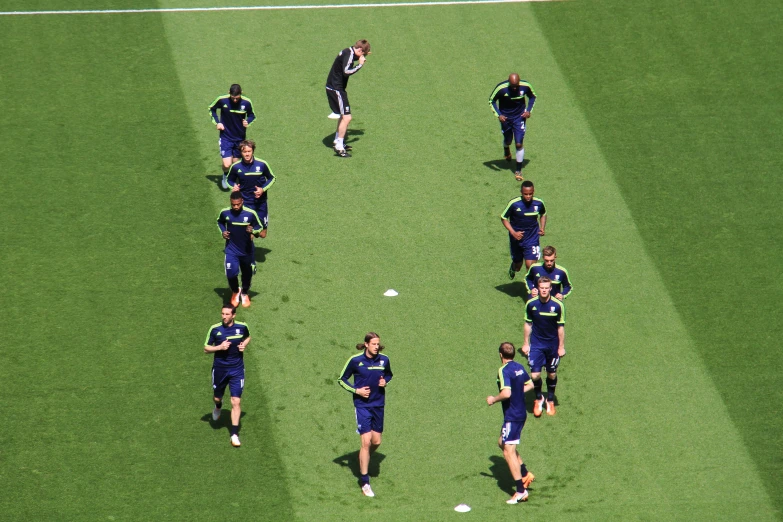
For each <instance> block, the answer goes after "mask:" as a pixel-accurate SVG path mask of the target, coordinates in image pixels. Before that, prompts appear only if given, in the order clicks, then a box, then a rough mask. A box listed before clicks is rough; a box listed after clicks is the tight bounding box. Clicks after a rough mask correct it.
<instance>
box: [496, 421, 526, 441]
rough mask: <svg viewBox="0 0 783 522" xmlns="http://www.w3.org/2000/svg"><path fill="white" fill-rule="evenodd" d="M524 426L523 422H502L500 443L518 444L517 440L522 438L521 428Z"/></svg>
mask: <svg viewBox="0 0 783 522" xmlns="http://www.w3.org/2000/svg"><path fill="white" fill-rule="evenodd" d="M524 426H525V421H521V422H513V421H508V422H504V423H503V427H502V428H500V441H501V442H502V443H503V444H519V438H520V437H521V436H522V428H523V427H524Z"/></svg>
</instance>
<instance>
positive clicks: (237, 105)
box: [204, 40, 572, 504]
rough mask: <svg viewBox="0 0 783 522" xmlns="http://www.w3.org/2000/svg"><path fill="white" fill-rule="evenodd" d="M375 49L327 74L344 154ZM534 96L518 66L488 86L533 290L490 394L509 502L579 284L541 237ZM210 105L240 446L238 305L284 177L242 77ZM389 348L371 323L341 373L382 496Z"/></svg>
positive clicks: (225, 383)
mask: <svg viewBox="0 0 783 522" xmlns="http://www.w3.org/2000/svg"><path fill="white" fill-rule="evenodd" d="M370 54H371V47H370V43H369V42H368V41H367V40H359V41H357V42H356V43H355V44H354V45H352V46H350V47H347V48H345V49H342V50H341V51H340V52H339V53H338V55H337V57H336V58H335V60H334V62H333V64H332V67H331V68H330V70H329V74H328V76H327V80H326V97H327V101H328V103H329V108H330V109H331V113H330V114H329V116H328V117H329V118H331V119H334V120H337V130H336V132H335V136H334V141H333V150H334V155H335V157H337V158H350V157H351V151H352V146H351V145H349V144H347V143H346V142H345V136H346V132H347V129H348V125H349V124H350V121H351V106H350V102H349V101H348V93H347V92H346V89H347V86H348V80H349V79H350V77H351V76H352V75H354V74H356V73H358V72H359V71H360V70H361V69H362V68H363V67H364V66H365V64H366V61H367V57H368V56H369V55H370ZM535 102H536V95H535V91H534V90H533V87H532V86H531V85H530V83H528V82H526V81H524V80H521V79H520V77H519V75H518V74H516V73H513V74H511V75H509V77H508V79H507V80H504V81H502V82H500V83H498V84H497V85H496V86H495V88H494V89H493V91H492V93H491V94H490V96H489V105H490V108H491V110H492V112H493V114H494V116H495V117H496V118H497V119H498V122H499V124H500V131H501V134H502V136H503V144H502V145H503V157H504V159H505V160H506V161H507V162H508V163H509V166H511V165H512V163H513V165H514V178H515V179H516V180H517V181H521V182H522V183H521V186H520V195H519V196H517V197H515V198H513V199H512V200H511V201H509V202H508V204H507V205H506V207H505V209H504V210H503V212H502V213H501V214H500V220H501V224H502V225H503V227H504V228H505V229H506V231H507V233H508V238H509V253H510V257H511V264H510V266H509V268H508V277H509V278H510V279H512V280H513V279H515V278H517V276H518V275H519V274H520V272H521V271H522V267H523V266H524V268H525V271H524V272H522V273H524V284H525V286H526V288H527V293H528V296H529V299H528V300H527V302H526V303H525V311H524V339H523V341H522V346H521V347H519V348H517V347H515V346H514V345H513V344H512V343H509V342H502V343H501V344H500V346H499V348H498V356H499V358H500V363H501V366H500V368H499V370H498V374H497V388H498V393H497V395H490V396H488V397H487V398H486V403H487V405H488V406H492V405H493V404H496V403H498V402H499V403H500V404H501V406H502V412H503V422H502V424H501V429H500V435H499V438H498V446H499V447H500V449H501V451H502V452H503V456H504V458H505V460H506V463H507V465H508V468H509V471H510V472H511V476H512V477H513V479H514V482H515V484H516V491H515V492H514V494H513V495H512V496H511V498H510V499H508V500H507V501H506V503H508V504H518V503H521V502H525V501H527V499H528V496H529V492H528V488H529V486H530V484H531V483H532V482H533V480H534V479H535V475H534V474H533V473H532V472H531V471H529V470H528V469H527V467H526V465H525V463H524V461H523V459H522V457H521V456H520V454H519V452H518V447H519V444H520V439H521V435H522V431H523V428H524V426H525V423H526V421H527V416H528V412H527V403H526V401H525V393H527V392H530V391H532V392H534V395H535V399H534V402H533V408H532V411H533V416H534V417H537V418H538V417H542V416H543V415H544V414H546V415H547V416H554V415H555V414H556V397H555V389H556V387H557V382H558V377H557V369H558V366H559V365H560V362H561V360H562V358H563V357H564V356H565V354H566V351H565V315H566V314H565V305H564V301H565V299H566V298H567V297H568V296H569V295H571V290H572V285H571V280H570V278H569V275H568V271H567V270H566V269H565V268H564V267H563V266H561V265H559V264H557V262H556V259H557V250H556V249H555V248H554V247H553V246H545V247H544V248H543V249H542V248H541V237H543V236H545V234H546V223H547V209H546V205H545V204H544V201H543V200H542V199H540V198H538V197H536V196H535V186H534V184H533V182H532V181H530V180H527V179H525V178H524V176H523V172H524V166H525V162H524V155H525V149H524V138H525V132H526V130H527V121H528V119H529V118H530V117H531V113H532V111H533V107H534V105H535ZM209 112H210V114H211V117H212V123H213V124H214V125H215V127H216V129H217V130H218V132H219V140H218V146H219V150H220V157H221V163H222V169H223V172H222V178H220V185H221V187H222V189H223V190H225V191H228V192H229V194H230V195H229V203H230V205H229V207H227V208H225V209H223V210H221V211H220V213H219V215H218V218H217V225H218V228H219V231H220V234H221V236H222V238H223V239H224V241H225V246H224V250H223V252H224V256H225V257H224V267H225V273H226V279H227V282H228V286H229V289H230V291H231V297H230V299H229V300H228V302H226V303H225V304H224V305H223V307H222V308H221V321H220V322H219V323H216V324H214V325H212V326H210V328H209V331H208V333H207V337H206V340H205V342H204V352H205V353H210V354H213V357H214V361H213V365H212V390H213V402H214V407H213V410H212V420H213V421H214V422H215V423H217V422H219V421H220V419H221V414H222V409H223V397H224V395H225V391H226V388H228V390H229V397H230V404H231V411H230V427H229V434H230V439H229V440H230V443H231V445H232V446H234V447H240V446H241V442H240V439H239V428H240V417H241V398H242V391H243V390H244V386H245V367H244V360H243V356H244V352H245V350H246V348H247V346H248V345H249V344H250V341H251V337H250V329H249V328H248V325H247V324H245V323H243V322H240V321H237V320H236V313H237V309H238V308H239V307H240V306H241V307H243V308H248V307H250V306H251V299H250V293H249V292H250V288H251V285H252V279H253V276H254V275H255V274H256V270H257V266H256V256H255V239H257V238H258V239H263V238H265V237H266V234H267V230H268V227H269V209H268V192H269V189H271V188H272V186H273V185H274V184H275V181H276V178H275V176H274V174H273V173H272V170H271V168H270V167H269V165H268V164H267V162H265V161H264V160H262V159H258V158H256V156H255V152H256V144H255V142H254V141H253V140H249V139H247V129H248V127H249V126H250V125H251V124H252V123H253V121H254V120H255V119H256V115H255V113H254V110H253V103H252V101H251V100H250V99H249V98H247V97H245V96H243V93H242V87H241V86H240V85H238V84H233V85H231V86H230V88H229V92H228V94H225V95H221V96H218V97H217V98H216V99H215V101H214V102H213V103H212V104H211V105H210V106H209ZM512 143H513V145H514V149H515V150H514V153H513V154H512V152H511V147H512ZM520 278H522V276H520ZM383 349H384V346H383V345H382V344H381V339H380V336H379V335H378V334H377V333H375V332H368V333H367V334H366V335H365V336H364V340H363V341H362V342H359V343H358V344H357V345H356V350H357V352H358V353H356V354H355V355H353V356H351V357H350V358H349V359H348V361H347V362H346V364H345V366H344V367H343V370H342V372H341V374H340V376H339V378H338V379H337V383H338V384H339V385H340V386H341V387H342V388H343V389H345V390H346V391H348V392H349V393H351V395H352V398H353V404H354V409H355V413H356V424H357V430H356V432H357V433H358V434H359V436H360V441H361V446H360V450H359V454H358V459H359V472H360V479H359V486H360V488H361V492H362V494H364V495H365V496H368V497H374V496H375V493H374V491H373V489H372V487H371V486H370V476H369V463H370V459H371V457H372V454H373V453H374V452H375V451H376V450H377V449H378V447H379V446H380V444H381V438H382V434H383V427H384V407H385V399H386V387H387V386H388V385H389V383H390V382H391V381H392V378H393V373H392V369H391V362H390V360H389V357H388V356H387V355H386V354H384V353H382V352H383ZM516 355H521V356H523V357H526V358H527V362H528V368H525V366H523V365H522V364H520V363H519V362H517V361H516V360H514V359H515V357H516ZM542 373H543V374H544V375H542ZM544 382H545V383H546V390H544Z"/></svg>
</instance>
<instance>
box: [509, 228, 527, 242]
mask: <svg viewBox="0 0 783 522" xmlns="http://www.w3.org/2000/svg"><path fill="white" fill-rule="evenodd" d="M511 235H512V236H514V239H516V240H517V241H522V238H523V237H525V233H524V232H523V231H521V230H517V231H515V232H514V233H513V234H511Z"/></svg>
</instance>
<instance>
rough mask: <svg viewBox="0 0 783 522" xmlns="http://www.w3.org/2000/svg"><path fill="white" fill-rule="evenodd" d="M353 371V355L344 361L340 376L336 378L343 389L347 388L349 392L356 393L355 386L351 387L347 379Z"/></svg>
mask: <svg viewBox="0 0 783 522" xmlns="http://www.w3.org/2000/svg"><path fill="white" fill-rule="evenodd" d="M353 373H354V367H353V357H351V358H350V359H348V362H346V363H345V366H343V371H342V373H341V374H340V378H339V379H337V383H338V384H339V385H340V386H342V387H343V388H344V389H345V390H348V391H349V392H351V393H356V388H354V387H353V385H352V384H351V381H349V379H350V378H351V376H352V375H353Z"/></svg>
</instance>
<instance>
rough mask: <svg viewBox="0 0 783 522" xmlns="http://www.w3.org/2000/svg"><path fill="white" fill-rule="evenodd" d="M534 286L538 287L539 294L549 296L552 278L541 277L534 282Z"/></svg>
mask: <svg viewBox="0 0 783 522" xmlns="http://www.w3.org/2000/svg"><path fill="white" fill-rule="evenodd" d="M536 286H537V287H538V295H539V296H541V297H544V298H546V297H549V292H550V290H552V280H551V279H549V278H548V277H542V278H541V279H539V280H538V282H536Z"/></svg>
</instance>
